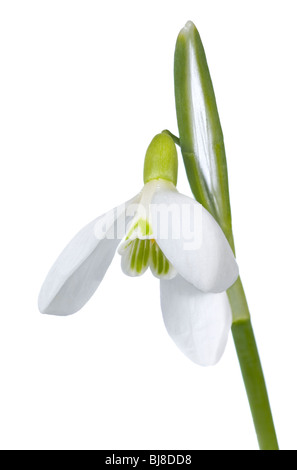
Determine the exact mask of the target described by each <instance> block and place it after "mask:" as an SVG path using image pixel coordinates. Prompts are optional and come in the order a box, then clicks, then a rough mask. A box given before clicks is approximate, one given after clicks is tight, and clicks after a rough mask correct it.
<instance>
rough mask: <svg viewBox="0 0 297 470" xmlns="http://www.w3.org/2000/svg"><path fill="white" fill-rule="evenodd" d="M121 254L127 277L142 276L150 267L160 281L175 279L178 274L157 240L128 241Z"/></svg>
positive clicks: (120, 251)
mask: <svg viewBox="0 0 297 470" xmlns="http://www.w3.org/2000/svg"><path fill="white" fill-rule="evenodd" d="M119 253H120V255H121V256H122V263H121V266H122V270H123V272H124V273H125V274H126V275H127V276H131V277H135V276H141V275H142V274H144V273H145V271H146V270H147V268H148V267H149V266H150V268H151V271H152V273H153V275H154V276H156V277H158V278H159V279H173V278H174V277H175V276H176V274H177V273H176V270H175V269H174V268H173V266H172V264H171V263H170V262H169V261H168V259H167V258H166V257H165V255H164V254H163V252H162V251H161V249H160V248H159V246H158V245H157V243H156V242H155V240H150V239H146V240H141V239H139V238H135V239H134V240H127V241H126V243H125V245H122V247H121V250H119Z"/></svg>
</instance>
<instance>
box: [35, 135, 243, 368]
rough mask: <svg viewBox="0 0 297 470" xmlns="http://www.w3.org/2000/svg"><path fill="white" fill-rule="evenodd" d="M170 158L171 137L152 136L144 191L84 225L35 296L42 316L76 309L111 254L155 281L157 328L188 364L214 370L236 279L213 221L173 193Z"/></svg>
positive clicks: (174, 162) (174, 164) (126, 268)
mask: <svg viewBox="0 0 297 470" xmlns="http://www.w3.org/2000/svg"><path fill="white" fill-rule="evenodd" d="M177 168H178V158H177V152H176V147H175V144H174V142H173V140H172V139H171V137H170V136H169V135H167V134H165V133H162V134H158V135H157V136H155V137H154V139H153V140H152V142H151V144H150V145H149V147H148V150H147V153H146V157H145V163H144V186H143V188H142V190H141V192H140V193H139V194H138V195H136V196H135V197H134V198H132V199H131V200H129V201H128V202H126V203H124V204H122V205H120V206H118V207H116V208H115V209H112V210H111V211H109V212H107V213H106V214H104V215H103V216H101V217H99V218H97V219H95V220H94V221H93V222H91V223H90V224H88V225H87V226H86V227H84V228H83V229H82V230H81V231H80V232H79V233H78V234H77V235H76V236H75V237H74V238H73V240H72V241H71V242H70V243H69V244H68V246H67V247H66V248H65V249H64V251H63V252H62V253H61V255H60V256H59V258H58V259H57V261H56V262H55V264H54V265H53V267H52V269H51V270H50V272H49V274H48V276H47V278H46V280H45V282H44V284H43V286H42V288H41V292H40V295H39V309H40V311H41V312H42V313H47V314H53V315H70V314H73V313H75V312H77V311H78V310H80V309H81V308H82V307H83V305H84V304H85V303H86V302H87V301H88V300H89V299H90V297H91V296H92V295H93V294H94V292H95V291H96V289H97V288H98V286H99V284H100V283H101V281H102V279H103V277H104V275H105V273H106V271H107V269H108V267H109V265H110V263H111V261H112V259H113V257H114V255H115V253H116V251H118V253H119V254H120V255H121V257H122V263H121V265H122V270H123V272H124V273H125V274H127V275H129V276H140V275H142V274H144V272H145V271H146V270H147V269H148V268H150V270H151V272H152V273H153V275H154V276H156V277H157V278H159V279H160V289H161V308H162V313H163V318H164V322H165V326H166V328H167V331H168V333H169V335H170V336H171V337H172V339H173V340H174V342H175V343H176V344H177V346H178V347H179V348H180V349H181V350H182V351H183V353H184V354H186V355H187V356H188V357H189V358H190V359H191V360H192V361H194V362H196V363H198V364H201V365H211V364H215V363H216V362H217V361H218V360H219V359H220V357H221V355H222V353H223V351H224V348H225V345H226V342H227V338H228V333H229V330H230V326H231V321H232V316H231V310H230V306H229V301H228V298H227V295H226V292H225V291H226V289H228V288H229V287H230V286H231V285H232V284H233V283H234V282H235V281H236V279H237V277H238V267H237V264H236V261H235V259H234V256H233V253H232V250H231V248H230V246H229V244H228V241H227V239H226V237H225V235H224V233H223V232H222V230H221V228H220V226H219V225H218V223H217V222H216V221H215V219H214V218H213V217H212V216H211V215H210V213H209V212H207V211H206V210H205V209H204V208H203V206H202V205H201V204H199V203H198V202H196V201H195V200H194V199H192V198H189V197H187V196H185V195H183V194H180V193H179V192H178V191H177V189H176V183H177Z"/></svg>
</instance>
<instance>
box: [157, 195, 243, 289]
mask: <svg viewBox="0 0 297 470" xmlns="http://www.w3.org/2000/svg"><path fill="white" fill-rule="evenodd" d="M151 213H152V226H153V231H154V238H155V239H156V241H157V243H158V245H159V247H160V248H161V250H162V251H163V253H164V255H165V256H166V258H167V259H168V260H169V261H170V262H171V263H172V265H173V266H174V267H175V269H176V270H177V272H178V273H179V274H180V275H181V276H182V277H183V278H184V279H185V280H186V281H188V282H190V283H191V284H193V285H194V286H195V287H196V288H197V289H199V290H201V291H203V292H223V291H225V290H226V289H228V288H229V287H230V286H231V285H232V284H233V283H234V282H235V281H236V279H237V277H238V266H237V263H236V261H235V258H234V256H233V252H232V250H231V248H230V245H229V243H228V241H227V239H226V237H225V235H224V233H223V231H222V229H221V228H220V226H219V225H218V223H217V222H216V221H215V219H214V218H213V217H212V215H211V214H210V213H209V212H208V211H207V210H206V209H204V207H203V206H202V205H201V204H199V203H198V202H196V201H195V200H194V199H192V198H189V197H187V196H184V195H183V194H180V193H178V192H177V191H176V190H172V189H162V190H160V191H158V192H156V193H155V195H154V197H153V200H152V206H151Z"/></svg>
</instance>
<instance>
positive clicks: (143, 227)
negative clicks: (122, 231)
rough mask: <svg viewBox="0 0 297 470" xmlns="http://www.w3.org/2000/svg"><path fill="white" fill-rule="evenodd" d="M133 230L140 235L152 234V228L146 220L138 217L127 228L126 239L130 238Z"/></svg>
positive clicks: (148, 235)
mask: <svg viewBox="0 0 297 470" xmlns="http://www.w3.org/2000/svg"><path fill="white" fill-rule="evenodd" d="M134 232H137V234H138V235H140V236H142V237H150V236H151V235H152V234H153V229H152V227H151V226H150V224H149V222H148V220H146V219H139V220H137V222H136V224H135V225H133V227H132V228H131V229H130V230H129V232H128V234H127V236H126V240H128V239H129V238H131V236H132V235H133V233H134Z"/></svg>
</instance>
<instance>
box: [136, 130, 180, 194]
mask: <svg viewBox="0 0 297 470" xmlns="http://www.w3.org/2000/svg"><path fill="white" fill-rule="evenodd" d="M177 167H178V159H177V151H176V147H175V143H174V141H173V140H172V138H171V137H170V136H169V135H167V134H163V133H162V134H157V135H156V136H155V137H154V138H153V140H152V141H151V143H150V145H149V147H148V149H147V151H146V155H145V160H144V169H143V180H144V183H145V184H146V183H148V182H149V181H151V180H155V179H160V178H161V179H163V180H167V181H170V182H171V183H173V184H174V185H175V186H176V183H177Z"/></svg>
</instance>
